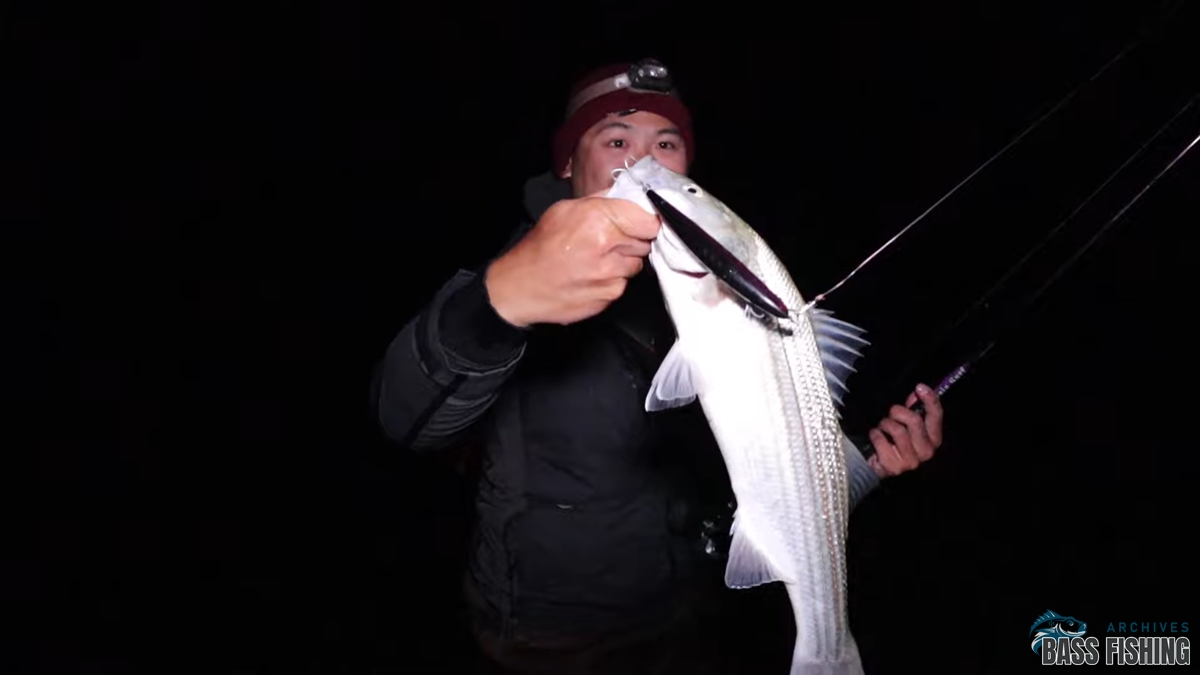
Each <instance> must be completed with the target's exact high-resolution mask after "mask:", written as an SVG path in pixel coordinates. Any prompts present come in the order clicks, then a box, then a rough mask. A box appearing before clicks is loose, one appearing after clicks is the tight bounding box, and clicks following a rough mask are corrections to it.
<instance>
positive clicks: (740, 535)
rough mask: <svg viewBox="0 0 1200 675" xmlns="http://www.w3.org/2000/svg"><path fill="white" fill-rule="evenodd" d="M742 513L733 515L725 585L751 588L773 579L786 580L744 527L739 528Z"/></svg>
mask: <svg viewBox="0 0 1200 675" xmlns="http://www.w3.org/2000/svg"><path fill="white" fill-rule="evenodd" d="M739 515H740V514H737V513H735V514H734V516H733V527H732V528H731V530H732V532H733V539H732V540H731V541H730V543H729V560H728V561H727V562H726V563H725V585H726V586H728V587H729V588H751V587H754V586H759V585H761V584H769V583H771V582H772V581H784V580H785V579H784V577H783V575H782V574H780V573H779V572H778V571H777V570H776V569H775V568H774V567H773V566H772V565H771V563H770V562H769V561H768V560H767V559H766V558H765V557H764V556H763V554H762V553H761V552H759V550H758V549H757V548H755V547H754V544H753V543H751V541H750V538H749V537H747V536H746V531H745V530H744V529H740V528H738V522H739V517H738V516H739Z"/></svg>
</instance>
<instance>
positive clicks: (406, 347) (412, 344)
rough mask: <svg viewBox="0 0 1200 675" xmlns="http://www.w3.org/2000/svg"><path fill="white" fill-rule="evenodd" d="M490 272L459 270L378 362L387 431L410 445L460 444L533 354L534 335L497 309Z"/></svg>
mask: <svg viewBox="0 0 1200 675" xmlns="http://www.w3.org/2000/svg"><path fill="white" fill-rule="evenodd" d="M520 234H522V232H521V231H518V234H517V236H516V237H514V238H513V241H510V242H509V246H511V245H512V243H515V240H516V239H517V238H519V236H520ZM506 248H507V247H506ZM485 269H486V267H481V268H480V269H479V270H477V271H474V272H470V271H466V270H459V272H458V273H457V274H455V276H454V277H453V278H452V279H450V280H449V281H448V282H447V283H446V284H445V285H444V286H442V288H441V289H440V290H439V291H438V292H437V293H436V294H435V295H434V297H433V300H432V301H430V303H429V304H428V305H426V306H425V308H424V309H423V310H422V311H421V312H420V313H419V314H417V315H416V316H415V317H413V318H412V319H411V320H409V322H408V323H407V324H406V325H405V326H404V328H402V329H401V330H400V332H399V334H397V335H396V337H395V339H393V340H392V342H391V344H390V345H389V346H388V348H387V350H386V352H385V353H384V356H383V359H382V361H381V362H380V363H379V364H378V365H377V366H376V369H375V373H374V377H373V380H372V386H371V404H372V407H373V415H374V417H375V418H376V420H377V421H378V423H379V425H380V426H381V428H382V430H383V432H384V434H385V435H386V436H387V437H388V438H389V439H391V440H392V441H395V442H396V443H398V444H400V445H402V446H404V447H407V448H410V449H412V450H417V451H429V450H440V449H443V448H447V447H450V446H452V445H454V444H456V443H457V442H458V441H459V440H460V439H462V438H463V437H464V436H465V435H466V434H467V433H468V432H469V431H470V429H471V427H472V425H474V423H475V422H477V421H478V420H479V419H480V418H481V417H483V415H484V413H486V412H487V410H488V409H489V408H490V407H491V405H492V403H493V402H494V401H495V400H496V397H497V395H498V393H499V391H500V388H501V386H502V385H503V384H504V383H505V382H506V381H507V380H508V378H509V377H510V376H511V375H512V373H513V371H514V370H515V368H516V366H517V364H518V362H519V361H520V359H521V357H522V356H523V355H524V353H525V340H526V332H525V331H524V330H522V329H520V328H517V327H515V326H513V325H511V324H509V323H508V322H506V321H504V319H502V318H500V315H498V314H497V313H496V311H495V310H494V309H493V308H492V305H491V301H490V300H489V299H488V295H487V287H486V286H485V285H484V283H483V275H484V270H485Z"/></svg>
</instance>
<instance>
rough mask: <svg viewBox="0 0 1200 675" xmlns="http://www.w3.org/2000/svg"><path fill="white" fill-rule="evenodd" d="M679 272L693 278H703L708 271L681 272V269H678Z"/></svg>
mask: <svg viewBox="0 0 1200 675" xmlns="http://www.w3.org/2000/svg"><path fill="white" fill-rule="evenodd" d="M679 273H680V274H684V275H687V276H689V277H691V278H693V279H703V278H704V277H706V276H708V272H683V271H680V272H679Z"/></svg>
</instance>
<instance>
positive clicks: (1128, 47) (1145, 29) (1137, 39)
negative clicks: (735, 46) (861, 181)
mask: <svg viewBox="0 0 1200 675" xmlns="http://www.w3.org/2000/svg"><path fill="white" fill-rule="evenodd" d="M1164 4H1166V3H1164ZM1185 4H1187V0H1178V1H1177V2H1175V3H1174V4H1172V5H1170V8H1169V9H1168V10H1166V11H1165V12H1163V13H1162V15H1160V16H1159V17H1158V18H1156V19H1153V20H1151V21H1149V22H1147V23H1145V24H1143V25H1142V27H1141V29H1139V30H1138V32H1137V34H1136V35H1134V37H1133V39H1132V40H1130V41H1129V42H1128V43H1126V44H1125V46H1124V47H1122V48H1121V50H1120V51H1118V52H1117V54H1116V55H1115V56H1113V57H1112V58H1111V59H1109V60H1108V61H1107V62H1105V64H1104V65H1103V66H1101V67H1100V69H1099V70H1097V71H1096V72H1095V73H1093V74H1092V75H1091V77H1089V78H1087V79H1086V80H1084V81H1082V82H1080V83H1079V84H1077V85H1075V87H1074V88H1073V89H1071V90H1070V91H1069V92H1067V94H1066V95H1065V96H1063V97H1062V98H1061V99H1059V101H1058V102H1057V103H1055V104H1054V106H1053V107H1052V108H1050V110H1048V111H1046V112H1045V113H1043V114H1042V116H1041V117H1038V118H1037V119H1036V120H1034V122H1033V123H1032V124H1030V125H1029V126H1028V127H1026V128H1025V129H1024V130H1023V131H1022V132H1021V133H1019V134H1017V135H1016V136H1015V137H1014V138H1013V139H1012V140H1011V141H1009V142H1008V143H1007V144H1005V145H1004V147H1002V148H1000V150H998V151H997V152H996V153H995V154H993V155H992V156H991V157H989V158H988V159H987V160H986V161H984V162H983V164H980V165H979V166H978V167H977V168H976V169H975V170H974V171H972V172H971V173H969V174H967V177H966V178H964V179H962V180H961V181H960V182H959V183H958V184H957V185H955V186H954V187H953V188H951V189H950V191H949V192H947V193H946V194H944V195H942V197H941V198H940V199H938V200H937V201H935V202H934V203H933V204H932V205H930V206H929V208H927V209H925V210H924V211H923V212H922V213H921V214H920V215H918V216H917V217H916V218H914V219H913V220H912V222H910V223H908V224H907V225H905V226H904V227H903V228H902V229H901V230H900V231H899V232H897V233H896V234H895V235H893V236H892V238H891V239H888V240H887V241H886V242H884V243H883V245H882V246H880V247H879V248H877V249H876V250H875V251H874V252H873V253H871V255H869V256H867V257H866V258H865V259H864V260H863V261H862V262H860V263H859V264H858V266H857V267H855V268H854V269H853V270H851V271H850V273H849V274H847V275H846V276H845V277H844V278H843V279H842V280H841V281H839V282H837V283H836V284H834V285H833V286H832V287H831V288H830V289H829V290H827V291H825V292H824V293H820V294H818V295H816V296H814V297H813V299H812V300H811V301H810V302H809V303H808V305H809V306H810V307H811V306H814V305H816V304H817V303H818V302H821V301H822V300H824V299H825V298H826V297H828V296H829V294H831V293H833V292H834V291H836V290H837V289H839V288H841V286H842V285H843V284H845V283H846V282H847V281H849V280H850V279H851V278H852V277H853V276H854V275H855V274H858V272H859V270H861V269H862V268H864V267H866V266H867V264H868V263H870V262H871V261H872V260H874V259H875V257H876V256H878V255H879V254H880V253H883V251H884V250H885V249H887V248H888V247H889V246H891V245H892V244H894V243H895V242H896V240H898V239H900V237H902V236H904V235H905V234H906V233H907V232H908V231H909V230H911V229H912V228H913V226H915V225H916V224H917V223H919V222H921V221H922V220H924V219H925V217H926V216H928V215H929V214H930V213H932V212H933V210H934V209H936V208H937V207H938V206H941V204H942V202H944V201H946V200H947V199H949V198H950V196H951V195H953V194H954V193H955V192H958V191H959V189H961V188H962V187H963V186H964V185H966V184H967V183H968V182H970V181H971V180H972V179H973V178H975V176H977V175H979V173H980V172H982V171H983V170H984V169H985V168H987V167H988V166H989V165H991V163H992V162H994V161H996V160H997V159H999V158H1000V157H1001V156H1002V155H1003V154H1004V153H1006V152H1008V151H1009V150H1011V149H1012V148H1013V146H1015V145H1017V144H1018V143H1020V142H1021V141H1022V140H1024V138H1025V137H1026V136H1028V135H1029V134H1030V133H1032V132H1033V130H1034V129H1036V128H1038V127H1039V126H1041V125H1042V123H1043V122H1045V121H1046V120H1047V119H1049V118H1050V117H1052V116H1053V115H1054V114H1055V113H1057V112H1058V111H1059V110H1061V109H1062V108H1063V106H1065V105H1066V104H1067V103H1068V102H1069V101H1070V100H1071V99H1073V98H1075V96H1076V95H1077V94H1078V93H1079V92H1080V91H1081V90H1083V89H1084V88H1085V87H1087V86H1088V85H1090V84H1093V83H1094V82H1095V81H1096V80H1098V79H1099V78H1100V76H1102V75H1103V74H1104V73H1105V72H1107V71H1108V70H1109V69H1110V68H1112V66H1113V65H1114V64H1116V63H1117V62H1119V61H1121V60H1122V59H1124V58H1125V56H1126V55H1127V54H1129V53H1130V52H1131V51H1133V50H1134V49H1135V48H1136V47H1137V46H1138V45H1140V44H1141V43H1142V41H1143V40H1144V39H1145V38H1146V36H1147V35H1149V34H1151V33H1154V32H1155V31H1157V30H1158V29H1159V28H1160V27H1162V26H1163V25H1165V24H1166V22H1167V20H1168V19H1170V18H1171V17H1172V16H1174V15H1175V12H1177V11H1179V8H1180V7H1183V6H1184V5H1185Z"/></svg>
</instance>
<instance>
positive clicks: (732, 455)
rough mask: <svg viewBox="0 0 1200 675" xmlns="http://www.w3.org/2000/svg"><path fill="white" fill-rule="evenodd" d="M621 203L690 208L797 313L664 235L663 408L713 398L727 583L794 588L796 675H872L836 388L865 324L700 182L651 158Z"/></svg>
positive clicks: (627, 179) (660, 264)
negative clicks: (860, 613) (852, 618)
mask: <svg viewBox="0 0 1200 675" xmlns="http://www.w3.org/2000/svg"><path fill="white" fill-rule="evenodd" d="M617 173H618V174H619V175H617V180H616V183H615V185H614V187H613V189H612V190H611V191H610V192H609V195H608V196H610V197H616V198H625V199H629V200H631V201H634V202H636V203H638V204H640V205H642V207H643V208H644V209H646V210H647V211H651V212H653V206H652V205H651V204H650V202H649V200H648V199H647V198H646V196H645V194H644V192H643V190H645V189H653V190H654V191H655V193H656V194H657V195H658V196H660V197H662V198H663V199H664V200H666V201H668V202H669V203H670V204H671V205H672V206H674V207H675V208H677V209H679V211H680V212H682V213H683V214H684V215H685V216H686V217H687V218H689V219H691V220H692V221H694V222H695V224H696V225H697V226H699V227H700V228H701V229H703V230H704V231H705V232H706V233H707V234H709V235H710V236H711V238H712V239H713V240H715V241H717V242H719V243H720V244H721V245H723V246H724V247H725V248H726V249H728V250H729V251H731V252H733V253H734V254H735V255H736V257H737V259H738V260H739V262H740V263H741V264H742V265H744V266H745V268H746V269H747V270H749V271H750V273H752V274H753V275H755V276H756V277H758V279H759V280H761V281H762V283H764V284H765V285H766V286H767V287H768V288H769V289H770V290H771V291H772V292H773V293H774V294H776V295H777V296H778V297H779V299H780V300H781V301H782V302H783V303H784V304H785V305H786V306H787V307H789V308H791V310H792V311H791V314H790V316H789V318H786V319H776V318H775V317H769V316H761V315H758V314H756V313H753V312H751V311H749V310H748V309H747V303H746V302H745V301H744V300H742V299H741V298H739V297H738V296H737V295H736V293H735V292H733V291H732V289H731V288H730V287H728V286H726V285H724V284H723V283H721V282H719V281H718V280H717V278H716V276H715V275H713V274H712V273H710V271H709V270H707V269H706V268H705V267H704V266H703V265H702V264H700V263H699V260H698V258H697V257H696V256H695V255H693V254H692V253H690V252H689V251H688V249H687V247H686V246H683V245H682V243H681V241H680V240H679V238H678V237H677V236H675V235H674V234H673V232H672V230H671V228H670V227H669V226H664V227H663V228H662V230H661V231H660V235H659V237H658V238H657V239H656V240H655V242H654V243H653V245H652V247H651V254H650V264H651V265H652V266H653V267H654V269H655V272H656V273H657V277H658V280H659V285H660V288H661V289H662V291H663V298H664V301H665V303H666V305H667V309H668V313H669V314H670V315H671V318H672V321H673V323H674V324H675V328H676V333H677V336H678V339H677V342H676V344H675V345H674V346H673V348H672V349H671V351H670V352H669V353H668V355H667V357H666V359H665V360H664V362H663V365H662V366H661V367H660V369H659V371H658V373H657V374H656V375H655V378H654V382H653V383H652V385H651V391H650V393H649V394H648V396H647V399H646V407H647V410H649V411H654V410H659V409H663V408H669V407H674V406H679V405H686V404H688V403H691V402H692V401H695V400H699V402H700V404H701V407H702V408H703V410H704V413H705V417H706V419H707V420H708V422H709V425H710V427H711V428H712V431H713V435H714V436H715V438H716V439H717V443H718V445H719V446H720V448H721V453H722V457H723V458H724V460H725V465H726V468H727V470H728V473H729V478H730V484H731V485H732V487H733V491H734V495H735V498H736V499H737V505H738V506H737V511H736V512H735V514H734V522H733V527H732V529H731V534H732V540H731V541H732V543H731V546H730V551H729V558H728V563H727V566H726V579H725V580H726V584H727V585H728V586H730V587H732V588H747V587H752V586H757V585H759V584H763V583H769V582H774V581H778V582H782V583H783V584H784V586H785V587H786V589H787V594H788V597H789V601H790V603H791V605H792V608H793V615H794V617H795V622H796V643H795V647H794V651H793V660H792V669H791V672H792V673H793V675H800V674H804V675H810V674H815V673H827V674H829V675H834V674H839V675H840V674H851V673H861V672H862V664H861V660H860V657H859V655H858V650H857V646H856V645H855V643H854V639H853V636H852V635H851V633H850V629H849V620H848V610H847V594H846V532H847V528H848V520H849V486H848V480H849V478H848V475H847V473H848V472H847V466H846V459H845V454H844V453H845V445H844V444H845V443H846V439H845V436H844V434H843V432H842V430H841V426H840V424H839V418H838V411H837V408H836V406H835V400H839V401H840V397H839V396H838V394H837V392H835V391H834V388H833V384H834V383H835V384H836V385H837V386H838V388H839V389H840V390H844V388H845V386H844V383H843V382H842V381H841V378H842V377H844V376H845V374H847V372H848V371H850V370H852V368H851V367H850V363H852V361H853V357H845V359H841V358H838V357H837V356H836V355H835V354H833V353H832V352H831V351H830V349H837V348H841V349H843V350H848V351H849V352H850V353H852V354H855V355H856V354H857V352H856V351H854V349H853V348H852V346H851V345H853V344H854V343H855V341H858V342H862V343H864V344H865V340H861V338H860V337H858V333H859V332H861V329H857V328H856V327H854V326H850V325H849V324H845V323H843V322H839V321H837V320H834V319H832V318H830V317H829V316H828V313H826V312H824V311H823V310H811V311H808V312H804V313H800V312H798V311H796V310H798V309H800V308H803V307H805V300H804V298H803V297H802V296H801V294H800V292H799V290H798V289H797V287H796V285H795V283H794V282H793V281H792V279H791V276H790V275H789V273H788V271H787V268H786V267H785V266H784V265H783V263H782V262H781V261H780V260H779V259H778V257H777V256H776V255H775V254H774V252H772V251H771V249H770V247H769V246H768V245H767V244H766V242H765V241H764V240H763V239H762V238H761V237H759V236H758V234H757V233H756V232H755V231H754V230H753V229H752V228H750V226H749V225H747V224H746V223H745V222H744V221H742V220H741V219H740V218H738V217H737V216H736V214H734V213H733V212H732V211H729V210H728V208H727V207H725V206H724V205H723V204H721V203H720V202H719V201H718V200H716V199H714V198H712V196H711V195H708V194H707V193H706V192H705V191H703V190H702V189H700V188H699V186H697V185H696V184H695V183H694V182H693V181H691V180H690V179H688V178H687V177H684V176H680V175H678V174H674V173H672V172H670V171H669V170H667V169H666V168H665V167H662V166H661V165H660V164H658V163H657V162H655V161H654V160H653V158H650V157H647V158H644V159H643V160H641V161H639V162H637V163H636V164H634V165H633V166H632V167H627V168H626V170H625V171H623V172H620V171H619V172H617Z"/></svg>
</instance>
